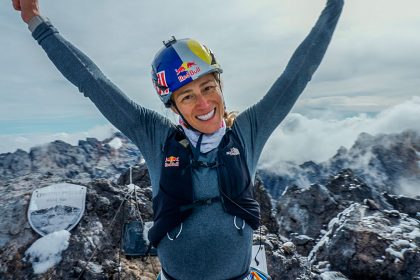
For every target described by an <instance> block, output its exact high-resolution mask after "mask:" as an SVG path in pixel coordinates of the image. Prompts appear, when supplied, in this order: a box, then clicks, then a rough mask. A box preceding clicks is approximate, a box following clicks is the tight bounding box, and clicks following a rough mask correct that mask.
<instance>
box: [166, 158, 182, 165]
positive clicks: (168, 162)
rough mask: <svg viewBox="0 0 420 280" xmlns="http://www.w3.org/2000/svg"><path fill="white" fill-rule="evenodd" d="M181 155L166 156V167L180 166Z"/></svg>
mask: <svg viewBox="0 0 420 280" xmlns="http://www.w3.org/2000/svg"><path fill="white" fill-rule="evenodd" d="M178 166H179V157H174V156H170V157H167V158H165V167H178Z"/></svg>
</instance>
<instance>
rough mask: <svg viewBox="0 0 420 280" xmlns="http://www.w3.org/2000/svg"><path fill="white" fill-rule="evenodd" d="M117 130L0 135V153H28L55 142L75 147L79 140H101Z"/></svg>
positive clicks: (102, 129)
mask: <svg viewBox="0 0 420 280" xmlns="http://www.w3.org/2000/svg"><path fill="white" fill-rule="evenodd" d="M116 131H117V130H116V129H115V128H114V127H113V126H111V125H103V126H97V127H94V128H92V129H90V130H87V131H79V132H75V133H66V132H59V133H34V134H19V135H0V153H7V152H14V151H15V150H16V149H21V150H24V151H27V152H29V150H30V148H32V147H34V146H39V145H43V144H47V143H50V142H52V141H55V140H61V141H65V142H67V143H69V144H71V145H77V144H78V142H79V140H83V139H86V138H87V137H94V138H97V139H99V140H103V139H105V138H107V137H109V136H111V135H112V134H113V133H114V132H116Z"/></svg>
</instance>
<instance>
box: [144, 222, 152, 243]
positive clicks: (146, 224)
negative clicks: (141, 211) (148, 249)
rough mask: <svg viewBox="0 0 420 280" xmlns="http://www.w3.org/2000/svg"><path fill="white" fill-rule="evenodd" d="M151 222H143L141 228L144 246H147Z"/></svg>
mask: <svg viewBox="0 0 420 280" xmlns="http://www.w3.org/2000/svg"><path fill="white" fill-rule="evenodd" d="M152 226H153V222H145V223H144V228H143V240H144V241H145V242H146V245H149V243H150V242H149V237H148V234H149V230H150V229H151V228H152Z"/></svg>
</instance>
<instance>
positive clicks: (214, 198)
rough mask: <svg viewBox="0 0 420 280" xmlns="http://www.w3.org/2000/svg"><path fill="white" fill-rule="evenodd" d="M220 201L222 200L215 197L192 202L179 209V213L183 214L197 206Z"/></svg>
mask: <svg viewBox="0 0 420 280" xmlns="http://www.w3.org/2000/svg"><path fill="white" fill-rule="evenodd" d="M221 201H222V199H221V198H220V196H215V197H212V198H207V199H200V200H196V201H194V202H193V203H191V204H187V205H183V206H181V207H180V210H181V212H183V211H187V210H190V209H193V208H195V207H197V206H204V205H210V204H212V203H215V202H221Z"/></svg>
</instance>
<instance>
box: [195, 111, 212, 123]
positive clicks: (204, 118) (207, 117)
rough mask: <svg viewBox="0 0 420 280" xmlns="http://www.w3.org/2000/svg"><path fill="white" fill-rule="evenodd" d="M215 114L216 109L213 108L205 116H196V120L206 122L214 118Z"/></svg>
mask: <svg viewBox="0 0 420 280" xmlns="http://www.w3.org/2000/svg"><path fill="white" fill-rule="evenodd" d="M215 113H216V108H214V109H213V110H211V111H210V112H208V113H207V114H205V115H200V116H197V117H196V118H197V119H199V120H201V121H207V120H209V119H211V118H212V117H213V116H214V114H215Z"/></svg>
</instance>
